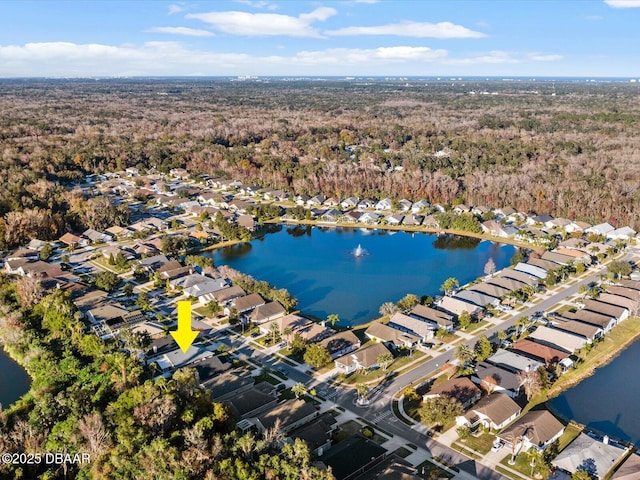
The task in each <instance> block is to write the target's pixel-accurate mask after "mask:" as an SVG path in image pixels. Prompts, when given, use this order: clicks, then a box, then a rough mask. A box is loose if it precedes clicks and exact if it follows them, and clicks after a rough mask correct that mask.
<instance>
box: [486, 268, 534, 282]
mask: <svg viewBox="0 0 640 480" xmlns="http://www.w3.org/2000/svg"><path fill="white" fill-rule="evenodd" d="M496 277H497V278H502V277H506V278H510V279H512V280H517V281H518V282H522V283H524V284H526V285H538V282H539V281H540V278H539V277H537V276H535V275H530V274H528V273H525V272H521V271H518V270H514V269H511V268H505V269H504V270H501V271H500V272H498V273H497V274H496ZM494 278H495V277H494ZM491 282H493V279H492V280H491Z"/></svg>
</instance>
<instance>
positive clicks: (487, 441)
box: [456, 433, 496, 455]
mask: <svg viewBox="0 0 640 480" xmlns="http://www.w3.org/2000/svg"><path fill="white" fill-rule="evenodd" d="M495 439H496V436H495V435H491V434H490V433H483V434H481V435H479V436H477V437H475V436H473V435H471V436H470V437H469V438H467V441H466V442H463V441H462V440H457V441H456V444H458V445H460V446H464V447H467V448H470V449H471V450H474V451H476V452H478V453H480V454H482V455H484V454H486V453H487V452H489V450H491V446H492V445H493V442H494V441H495Z"/></svg>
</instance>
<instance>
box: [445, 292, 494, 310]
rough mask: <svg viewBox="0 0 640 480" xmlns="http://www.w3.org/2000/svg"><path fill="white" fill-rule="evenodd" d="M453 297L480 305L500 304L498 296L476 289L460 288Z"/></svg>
mask: <svg viewBox="0 0 640 480" xmlns="http://www.w3.org/2000/svg"><path fill="white" fill-rule="evenodd" d="M453 298H455V299H458V300H463V301H465V302H470V303H473V304H474V305H477V306H479V307H485V306H486V305H492V306H494V307H497V306H498V305H500V298H499V297H498V298H496V297H493V296H491V295H487V294H485V293H482V292H478V291H476V290H460V291H459V292H458V293H456V294H455V295H454V296H453Z"/></svg>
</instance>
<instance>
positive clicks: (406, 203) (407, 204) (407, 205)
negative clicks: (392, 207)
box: [398, 198, 413, 212]
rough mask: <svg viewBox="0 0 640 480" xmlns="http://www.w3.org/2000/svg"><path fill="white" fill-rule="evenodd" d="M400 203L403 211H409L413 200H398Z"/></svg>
mask: <svg viewBox="0 0 640 480" xmlns="http://www.w3.org/2000/svg"><path fill="white" fill-rule="evenodd" d="M398 203H399V204H400V211H402V212H408V211H409V210H410V209H411V206H412V205H413V202H411V200H407V199H406V198H403V199H402V200H400V201H398Z"/></svg>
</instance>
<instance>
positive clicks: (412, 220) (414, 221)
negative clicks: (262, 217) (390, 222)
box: [402, 214, 424, 226]
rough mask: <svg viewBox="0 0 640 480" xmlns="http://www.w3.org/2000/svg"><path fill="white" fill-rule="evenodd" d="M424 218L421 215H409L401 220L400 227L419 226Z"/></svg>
mask: <svg viewBox="0 0 640 480" xmlns="http://www.w3.org/2000/svg"><path fill="white" fill-rule="evenodd" d="M423 220H424V217H423V216H422V215H415V214H409V215H406V216H405V217H404V218H403V219H402V225H412V226H416V225H421V224H422V221H423Z"/></svg>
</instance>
